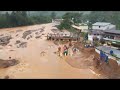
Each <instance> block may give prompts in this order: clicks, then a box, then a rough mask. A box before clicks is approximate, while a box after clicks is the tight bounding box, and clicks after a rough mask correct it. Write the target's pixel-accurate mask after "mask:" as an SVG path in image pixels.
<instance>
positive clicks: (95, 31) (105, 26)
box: [88, 22, 116, 41]
mask: <svg viewBox="0 0 120 90" xmlns="http://www.w3.org/2000/svg"><path fill="white" fill-rule="evenodd" d="M107 30H116V25H113V24H111V23H107V22H96V23H94V24H92V32H91V33H90V34H88V40H90V41H93V37H97V38H98V39H99V40H100V39H101V38H102V33H103V32H104V31H107Z"/></svg>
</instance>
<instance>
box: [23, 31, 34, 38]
mask: <svg viewBox="0 0 120 90" xmlns="http://www.w3.org/2000/svg"><path fill="white" fill-rule="evenodd" d="M31 33H32V30H28V31H25V32H24V33H23V36H22V38H24V39H25V38H26V37H27V36H28V35H30V34H31Z"/></svg>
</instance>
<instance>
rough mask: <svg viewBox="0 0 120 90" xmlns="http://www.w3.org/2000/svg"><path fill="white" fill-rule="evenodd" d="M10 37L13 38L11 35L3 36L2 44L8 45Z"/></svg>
mask: <svg viewBox="0 0 120 90" xmlns="http://www.w3.org/2000/svg"><path fill="white" fill-rule="evenodd" d="M10 39H12V37H11V36H4V37H1V38H0V45H2V46H6V45H7V44H8V43H9V42H10Z"/></svg>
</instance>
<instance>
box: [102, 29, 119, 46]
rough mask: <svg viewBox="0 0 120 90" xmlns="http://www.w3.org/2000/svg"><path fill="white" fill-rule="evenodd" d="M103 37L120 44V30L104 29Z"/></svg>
mask: <svg viewBox="0 0 120 90" xmlns="http://www.w3.org/2000/svg"><path fill="white" fill-rule="evenodd" d="M103 39H104V40H106V41H110V42H112V43H113V44H118V43H119V45H120V30H109V31H104V34H103Z"/></svg>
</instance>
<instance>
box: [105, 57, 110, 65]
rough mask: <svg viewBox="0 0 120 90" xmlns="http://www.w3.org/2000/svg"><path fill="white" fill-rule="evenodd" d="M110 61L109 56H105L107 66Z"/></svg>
mask: <svg viewBox="0 0 120 90" xmlns="http://www.w3.org/2000/svg"><path fill="white" fill-rule="evenodd" d="M108 60H109V59H108V56H107V55H106V56H105V62H106V63H107V64H109V62H108Z"/></svg>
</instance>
